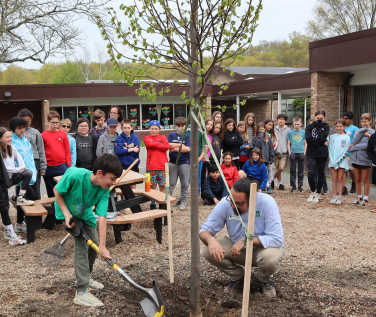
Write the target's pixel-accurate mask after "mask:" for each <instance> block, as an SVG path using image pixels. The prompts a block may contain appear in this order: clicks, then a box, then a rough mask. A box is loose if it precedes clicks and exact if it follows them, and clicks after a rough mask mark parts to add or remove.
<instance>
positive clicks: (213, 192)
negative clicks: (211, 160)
mask: <svg viewBox="0 0 376 317" xmlns="http://www.w3.org/2000/svg"><path fill="white" fill-rule="evenodd" d="M227 195H228V191H227V188H226V185H225V182H224V180H223V179H222V177H221V174H220V173H219V169H218V167H217V165H210V166H209V175H208V177H207V178H206V179H205V184H204V190H203V191H202V193H201V198H202V199H203V200H204V205H209V206H211V205H214V204H218V203H219V202H220V200H221V199H222V198H223V197H226V196H227Z"/></svg>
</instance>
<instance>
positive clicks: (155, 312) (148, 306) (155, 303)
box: [66, 218, 165, 317]
mask: <svg viewBox="0 0 376 317" xmlns="http://www.w3.org/2000/svg"><path fill="white" fill-rule="evenodd" d="M73 222H74V223H76V225H77V226H78V228H79V229H80V233H79V234H75V233H74V232H73V231H72V229H70V228H66V229H67V231H68V232H69V233H70V234H71V235H72V236H74V237H76V238H77V237H81V238H82V239H84V240H85V242H86V243H87V244H88V245H90V247H91V248H93V249H94V250H95V251H96V252H97V253H98V254H99V248H98V246H97V245H96V244H95V243H94V242H93V241H92V240H91V239H90V238H89V236H88V235H87V234H86V233H85V230H84V228H83V226H82V224H81V223H80V222H79V221H77V220H76V219H74V218H72V219H71V221H70V224H72V223H73ZM105 261H106V262H107V263H108V264H110V265H111V266H112V267H113V269H114V270H115V271H116V272H117V273H118V274H119V275H120V276H121V277H122V278H124V279H125V280H126V281H127V282H128V283H129V284H131V285H132V286H133V287H134V288H136V289H138V290H139V291H141V292H143V293H145V294H146V296H147V297H145V298H144V299H143V300H142V301H141V302H140V304H141V307H142V310H143V311H144V314H145V316H147V317H163V316H165V314H164V303H163V299H162V295H161V292H160V290H159V288H158V285H157V283H156V282H155V281H153V288H144V287H142V286H140V285H138V284H137V283H136V282H135V281H133V280H132V279H131V278H130V277H129V276H128V275H127V273H125V272H124V271H123V270H122V269H121V268H120V267H119V266H118V265H117V264H115V262H114V261H112V260H110V259H105Z"/></svg>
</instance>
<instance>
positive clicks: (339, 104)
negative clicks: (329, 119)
mask: <svg viewBox="0 0 376 317" xmlns="http://www.w3.org/2000/svg"><path fill="white" fill-rule="evenodd" d="M346 76H348V75H342V76H341V79H340V80H339V91H338V119H341V84H342V78H344V77H346Z"/></svg>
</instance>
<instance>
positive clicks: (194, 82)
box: [98, 0, 262, 317]
mask: <svg viewBox="0 0 376 317" xmlns="http://www.w3.org/2000/svg"><path fill="white" fill-rule="evenodd" d="M129 2H130V1H127V2H126V4H122V5H121V6H120V9H121V10H122V11H124V12H122V13H124V15H123V14H121V16H123V17H124V16H125V18H126V19H125V23H124V24H123V22H124V21H123V20H122V19H121V18H120V15H119V16H118V15H117V14H116V11H115V10H114V9H113V8H110V9H109V14H110V16H109V19H108V20H107V19H106V20H103V19H100V18H99V17H98V26H99V27H100V29H101V33H102V35H103V37H104V39H105V40H106V41H107V42H108V44H107V48H108V53H109V55H110V56H111V61H112V62H113V63H114V65H115V67H116V68H117V69H118V70H119V71H120V72H121V73H122V74H123V75H124V80H125V81H126V82H127V83H129V84H130V85H133V83H134V81H135V80H137V81H139V82H140V84H139V88H138V89H137V90H136V92H137V93H138V95H139V96H141V97H144V98H145V99H150V100H155V99H156V98H157V96H159V95H161V96H162V95H164V93H166V94H168V92H169V91H170V88H169V87H166V85H161V86H159V87H158V83H161V81H158V78H153V77H152V76H153V73H150V72H148V69H149V68H159V69H168V70H173V72H180V73H182V74H183V75H185V76H187V77H188V81H189V84H188V87H189V97H188V96H186V92H185V91H184V92H183V94H182V96H181V97H182V99H184V100H185V102H186V104H187V105H189V106H190V114H189V115H188V118H192V120H191V152H190V154H191V178H190V179H191V182H190V183H191V223H190V225H191V276H190V283H191V287H190V316H191V317H200V316H202V313H201V265H200V238H199V229H200V221H199V210H198V200H199V197H198V191H199V189H198V139H199V129H200V130H202V131H205V125H204V124H203V115H204V114H206V113H205V112H206V110H207V109H208V108H209V109H210V108H211V107H210V106H208V105H206V104H204V103H203V96H204V92H205V86H207V85H209V84H211V83H212V82H213V81H214V80H215V77H216V76H217V75H218V73H219V72H222V68H221V67H218V66H223V68H224V70H226V69H228V67H229V66H230V65H231V64H232V63H233V62H234V61H235V60H236V59H241V58H243V57H242V56H241V54H242V53H243V52H244V51H245V50H247V49H248V48H249V47H250V46H251V42H252V37H253V33H254V31H255V29H256V27H257V23H258V19H259V14H260V11H261V9H262V4H261V2H262V0H258V1H255V2H256V4H255V5H252V2H253V1H252V0H249V1H248V2H244V3H242V2H241V0H186V1H179V0H140V1H138V0H135V1H132V2H133V3H132V4H129ZM126 49H129V50H130V51H132V52H129V51H127V52H125V50H126ZM205 55H206V56H209V57H211V59H207V58H206V56H205ZM123 59H124V60H128V61H130V62H132V63H131V64H130V65H121V64H120V62H119V61H120V60H123ZM132 65H135V66H134V67H132ZM233 73H234V72H231V74H232V76H233ZM145 78H146V79H153V80H156V81H157V84H147V83H146V82H145V81H143V80H145ZM162 83H163V81H162ZM171 85H176V86H179V87H180V86H181V85H180V84H179V83H178V82H177V81H175V82H174V83H173V84H171ZM228 85H229V84H228V83H221V82H220V83H218V86H219V87H220V91H219V94H222V91H223V90H225V89H227V88H228ZM187 90H188V89H187ZM244 103H245V102H244ZM187 243H189V242H188V241H187Z"/></svg>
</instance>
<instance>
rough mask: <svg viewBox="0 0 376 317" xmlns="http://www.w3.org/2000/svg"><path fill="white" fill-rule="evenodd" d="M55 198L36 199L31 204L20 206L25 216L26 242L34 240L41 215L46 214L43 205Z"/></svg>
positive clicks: (40, 223) (50, 202)
mask: <svg viewBox="0 0 376 317" xmlns="http://www.w3.org/2000/svg"><path fill="white" fill-rule="evenodd" d="M54 201H55V198H54V197H52V198H46V199H40V200H36V201H35V204H34V205H33V206H21V208H22V210H23V211H24V213H25V215H26V216H27V232H26V235H27V243H32V242H34V241H35V231H36V230H38V229H40V228H41V226H42V216H48V211H47V210H46V208H44V207H43V206H46V205H51V204H53V203H54Z"/></svg>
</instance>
